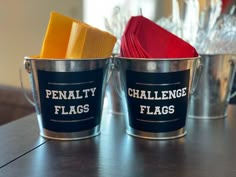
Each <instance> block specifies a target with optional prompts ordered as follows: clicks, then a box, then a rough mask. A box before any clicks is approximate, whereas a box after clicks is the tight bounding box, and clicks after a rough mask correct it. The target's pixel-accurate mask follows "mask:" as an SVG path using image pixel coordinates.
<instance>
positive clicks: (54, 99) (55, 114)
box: [24, 57, 110, 140]
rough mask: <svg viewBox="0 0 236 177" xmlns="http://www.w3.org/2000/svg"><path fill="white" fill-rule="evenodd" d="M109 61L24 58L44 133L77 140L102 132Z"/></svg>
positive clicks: (53, 136) (52, 136) (39, 121)
mask: <svg viewBox="0 0 236 177" xmlns="http://www.w3.org/2000/svg"><path fill="white" fill-rule="evenodd" d="M109 63H110V59H108V58H104V59H78V60H61V59H37V58H28V57H26V58H25V60H24V64H25V69H26V70H27V72H28V73H29V76H30V81H31V87H32V92H33V98H34V105H35V109H36V113H37V118H38V123H39V129H40V135H41V136H43V137H46V138H50V139H58V140H76V139H84V138H89V137H93V136H96V135H98V134H99V133H100V123H101V116H102V108H103V99H104V94H105V86H106V81H107V71H108V66H109Z"/></svg>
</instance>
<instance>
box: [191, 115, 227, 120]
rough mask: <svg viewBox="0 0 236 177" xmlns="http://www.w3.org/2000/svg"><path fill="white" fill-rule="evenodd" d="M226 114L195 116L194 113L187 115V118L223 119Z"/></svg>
mask: <svg viewBox="0 0 236 177" xmlns="http://www.w3.org/2000/svg"><path fill="white" fill-rule="evenodd" d="M226 117H227V115H219V116H196V115H188V118H189V119H203V120H204V119H207V120H215V119H224V118H226Z"/></svg>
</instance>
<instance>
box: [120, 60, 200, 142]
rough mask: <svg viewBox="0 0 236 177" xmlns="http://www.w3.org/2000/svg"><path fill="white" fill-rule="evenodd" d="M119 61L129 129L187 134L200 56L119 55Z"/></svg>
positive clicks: (154, 135) (166, 135)
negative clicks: (124, 56) (187, 120)
mask: <svg viewBox="0 0 236 177" xmlns="http://www.w3.org/2000/svg"><path fill="white" fill-rule="evenodd" d="M117 65H118V67H119V68H120V73H121V86H122V88H123V90H124V92H125V97H126V104H127V110H128V117H127V119H126V120H127V121H126V131H127V133H128V134H130V135H133V136H136V137H141V138H146V139H173V138H178V137H182V136H184V135H185V134H186V129H185V125H186V117H187V108H188V100H189V94H190V92H192V91H193V87H194V88H195V87H196V83H197V78H195V77H194V73H195V71H196V68H198V66H200V65H199V57H196V58H179V59H165V58H163V59H151V58H144V59H142V58H117ZM193 78H195V79H193ZM193 83H195V84H193ZM192 86H193V87H192Z"/></svg>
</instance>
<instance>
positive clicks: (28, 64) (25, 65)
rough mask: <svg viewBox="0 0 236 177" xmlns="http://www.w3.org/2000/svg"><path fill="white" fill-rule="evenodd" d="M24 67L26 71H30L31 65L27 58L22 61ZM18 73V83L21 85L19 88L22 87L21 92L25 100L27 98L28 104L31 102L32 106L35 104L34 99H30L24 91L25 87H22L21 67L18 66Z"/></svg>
mask: <svg viewBox="0 0 236 177" xmlns="http://www.w3.org/2000/svg"><path fill="white" fill-rule="evenodd" d="M24 68H25V70H26V71H27V72H28V73H31V65H30V62H29V61H28V60H25V61H24ZM19 75H20V85H21V89H22V91H23V94H24V96H25V98H26V100H27V101H28V102H29V103H30V104H32V105H33V106H35V103H34V101H33V100H31V98H30V97H29V96H28V95H27V93H26V89H25V87H24V83H23V79H22V67H20V69H19Z"/></svg>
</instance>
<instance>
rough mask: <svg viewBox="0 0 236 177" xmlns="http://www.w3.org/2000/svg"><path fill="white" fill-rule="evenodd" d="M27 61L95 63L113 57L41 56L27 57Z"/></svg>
mask: <svg viewBox="0 0 236 177" xmlns="http://www.w3.org/2000/svg"><path fill="white" fill-rule="evenodd" d="M24 59H25V60H35V61H64V62H65V61H95V60H109V59H111V57H106V58H73V59H72V58H40V57H39V56H25V57H24Z"/></svg>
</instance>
